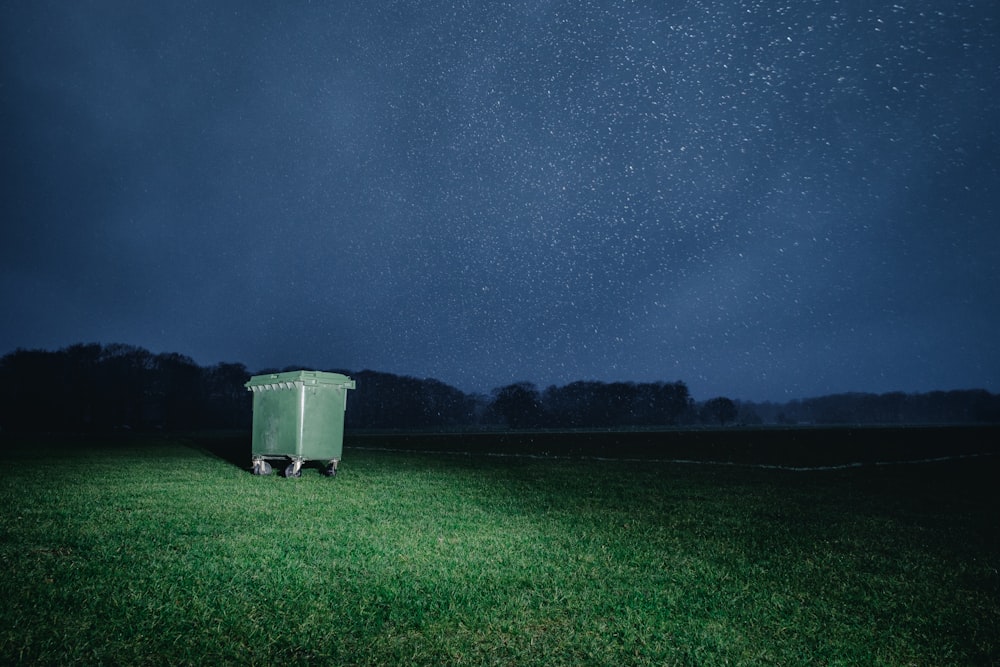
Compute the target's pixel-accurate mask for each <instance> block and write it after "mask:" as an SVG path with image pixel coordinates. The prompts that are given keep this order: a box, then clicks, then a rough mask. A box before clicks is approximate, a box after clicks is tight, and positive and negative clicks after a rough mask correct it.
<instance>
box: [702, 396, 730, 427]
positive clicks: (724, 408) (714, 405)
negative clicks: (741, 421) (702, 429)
mask: <svg viewBox="0 0 1000 667" xmlns="http://www.w3.org/2000/svg"><path fill="white" fill-rule="evenodd" d="M705 414H706V416H707V417H708V418H709V419H711V420H712V421H717V422H719V426H725V425H726V422H731V421H733V420H735V419H736V415H737V414H738V410H737V408H736V403H734V402H733V400H732V399H730V398H726V397H725V396H717V397H715V398H711V399H709V400H707V401H705Z"/></svg>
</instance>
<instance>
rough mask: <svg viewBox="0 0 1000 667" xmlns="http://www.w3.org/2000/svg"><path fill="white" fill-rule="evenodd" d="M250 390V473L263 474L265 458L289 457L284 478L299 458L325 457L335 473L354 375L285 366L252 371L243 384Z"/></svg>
mask: <svg viewBox="0 0 1000 667" xmlns="http://www.w3.org/2000/svg"><path fill="white" fill-rule="evenodd" d="M244 386H245V387H246V388H247V389H248V390H249V391H251V392H253V441H252V444H251V448H252V452H251V456H252V461H253V472H254V474H255V475H269V474H270V473H271V465H270V464H269V463H268V462H267V460H268V459H282V460H290V463H289V464H288V467H287V468H285V477H299V476H300V475H301V474H302V464H303V463H304V462H305V461H316V460H324V461H327V466H326V474H327V475H329V476H331V477H332V476H334V475H336V474H337V465H338V464H339V463H340V457H341V454H342V452H343V450H344V410H345V409H346V408H347V390H348V389H354V380H352V379H351V378H349V377H347V376H346V375H341V374H340V373H324V372H321V371H291V372H287V373H271V374H268V375H255V376H253V377H251V378H250V380H249V382H247V383H246V384H245V385H244Z"/></svg>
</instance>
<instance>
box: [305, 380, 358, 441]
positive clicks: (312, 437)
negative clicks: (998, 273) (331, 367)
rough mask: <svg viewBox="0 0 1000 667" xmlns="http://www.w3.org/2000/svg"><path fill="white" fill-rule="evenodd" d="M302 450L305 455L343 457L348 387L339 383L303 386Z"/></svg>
mask: <svg viewBox="0 0 1000 667" xmlns="http://www.w3.org/2000/svg"><path fill="white" fill-rule="evenodd" d="M304 390H305V396H304V400H305V404H306V410H305V414H304V420H303V424H302V454H301V456H303V457H304V458H306V459H340V458H341V456H342V454H343V451H344V409H345V407H346V399H347V389H346V388H345V387H343V386H336V385H313V386H306V387H304Z"/></svg>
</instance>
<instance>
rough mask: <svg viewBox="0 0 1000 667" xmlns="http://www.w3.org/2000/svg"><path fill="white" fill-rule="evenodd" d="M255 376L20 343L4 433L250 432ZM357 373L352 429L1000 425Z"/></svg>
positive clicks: (946, 403)
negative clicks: (475, 388) (479, 387)
mask: <svg viewBox="0 0 1000 667" xmlns="http://www.w3.org/2000/svg"><path fill="white" fill-rule="evenodd" d="M288 370H298V367H296V368H284V369H279V368H266V369H260V370H257V371H254V372H253V373H251V372H250V371H249V370H248V369H247V367H246V366H245V365H243V364H241V363H218V364H215V365H212V366H207V367H203V366H199V365H198V364H197V363H195V362H194V361H193V360H192V359H191V358H190V357H187V356H184V355H182V354H177V353H161V354H154V353H152V352H150V351H148V350H145V349H143V348H141V347H136V346H133V345H124V344H117V343H116V344H110V345H100V344H98V343H89V344H77V345H71V346H69V347H66V348H63V349H61V350H57V351H45V350H25V349H18V350H15V351H14V352H11V353H9V354H6V355H4V356H3V357H0V430H3V431H109V430H126V429H136V430H154V429H164V430H190V429H249V428H250V425H251V423H252V417H253V415H252V398H251V395H250V393H249V392H248V391H247V390H246V388H245V387H244V383H245V382H246V381H247V380H248V379H249V378H250V376H251V375H263V374H266V373H274V372H282V371H288ZM331 370H334V371H336V372H340V373H344V374H346V375H350V376H351V377H352V378H353V379H354V380H355V381H356V383H357V388H356V389H355V390H354V391H351V392H349V394H348V410H347V415H346V427H347V428H348V429H391V430H404V429H442V430H445V429H451V430H463V429H492V428H511V429H543V428H553V429H574V428H579V429H593V428H608V429H611V428H655V427H681V426H695V425H716V426H728V425H734V424H738V425H747V426H753V425H761V424H925V423H926V424H945V423H984V422H985V423H996V422H1000V395H996V394H991V393H990V392H987V391H985V390H967V391H940V392H930V393H925V394H905V393H900V392H897V393H889V394H863V393H853V394H837V395H831V396H823V397H819V398H811V399H802V400H794V401H789V402H788V403H752V402H741V401H735V400H732V399H729V398H727V397H724V396H718V397H714V398H711V399H708V400H706V401H702V402H697V401H695V400H694V399H693V398H692V397H691V395H690V393H689V391H688V388H687V385H685V383H684V382H681V381H675V382H644V383H635V382H596V381H579V382H572V383H570V384H567V385H564V386H561V387H560V386H555V385H553V386H550V387H547V388H545V389H539V388H538V387H537V386H535V385H534V384H532V383H530V382H517V383H513V384H509V385H506V386H503V387H498V388H496V389H494V390H493V391H492V392H490V393H489V394H467V393H465V392H462V391H461V390H459V389H456V388H455V387H452V386H450V385H447V384H445V383H443V382H440V381H438V380H435V379H419V378H414V377H409V376H400V375H394V374H392V373H383V372H378V371H371V370H363V371H360V372H356V373H352V372H350V371H346V370H343V369H331Z"/></svg>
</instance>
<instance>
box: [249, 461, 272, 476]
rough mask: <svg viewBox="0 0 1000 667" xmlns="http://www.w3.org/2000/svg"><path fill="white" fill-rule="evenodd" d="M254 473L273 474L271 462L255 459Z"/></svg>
mask: <svg viewBox="0 0 1000 667" xmlns="http://www.w3.org/2000/svg"><path fill="white" fill-rule="evenodd" d="M253 474H255V475H270V474H271V464H270V463H268V462H267V461H254V462H253Z"/></svg>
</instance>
